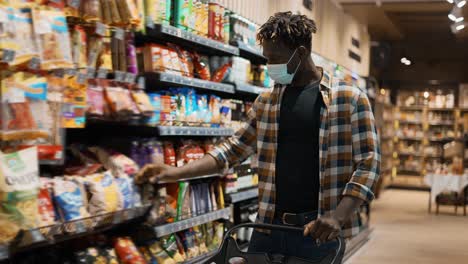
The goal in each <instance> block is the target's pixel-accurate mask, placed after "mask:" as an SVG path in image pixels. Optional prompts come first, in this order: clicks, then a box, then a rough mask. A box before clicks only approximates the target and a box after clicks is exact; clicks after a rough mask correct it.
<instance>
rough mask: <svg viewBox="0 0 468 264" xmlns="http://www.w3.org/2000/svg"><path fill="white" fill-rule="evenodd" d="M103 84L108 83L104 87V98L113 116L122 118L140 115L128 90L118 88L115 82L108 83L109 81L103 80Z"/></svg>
mask: <svg viewBox="0 0 468 264" xmlns="http://www.w3.org/2000/svg"><path fill="white" fill-rule="evenodd" d="M103 82H105V83H107V85H105V86H104V98H105V99H106V102H107V104H108V106H109V108H110V110H111V113H112V114H116V115H119V116H122V117H128V116H131V115H135V114H138V109H136V105H135V104H134V102H133V100H132V98H131V96H130V91H129V90H128V89H125V88H122V87H120V86H117V85H116V84H115V83H114V82H108V81H107V80H103Z"/></svg>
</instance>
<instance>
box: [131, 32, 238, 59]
mask: <svg viewBox="0 0 468 264" xmlns="http://www.w3.org/2000/svg"><path fill="white" fill-rule="evenodd" d="M140 42H162V43H167V42H173V43H176V44H178V45H180V46H182V47H184V48H187V49H189V50H195V51H198V52H200V53H203V54H209V55H235V56H237V55H239V49H238V48H237V47H234V46H231V45H228V44H225V43H223V42H220V41H216V40H212V39H209V38H206V37H202V36H199V35H196V34H194V33H190V32H188V31H185V30H183V29H179V28H176V27H174V26H169V25H161V24H154V27H153V28H147V29H146V35H141V34H138V35H137V43H140Z"/></svg>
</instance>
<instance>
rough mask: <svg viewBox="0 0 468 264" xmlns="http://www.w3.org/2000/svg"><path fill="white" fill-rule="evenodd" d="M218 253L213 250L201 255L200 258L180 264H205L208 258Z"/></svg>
mask: <svg viewBox="0 0 468 264" xmlns="http://www.w3.org/2000/svg"><path fill="white" fill-rule="evenodd" d="M217 252H218V251H217V250H213V251H211V252H208V253H206V254H203V255H201V256H198V257H194V258H192V259H189V260H187V261H184V262H182V264H199V263H205V261H207V260H208V259H209V258H211V257H213V256H214V255H216V253H217Z"/></svg>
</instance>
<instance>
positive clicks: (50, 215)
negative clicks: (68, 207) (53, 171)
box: [38, 178, 55, 226]
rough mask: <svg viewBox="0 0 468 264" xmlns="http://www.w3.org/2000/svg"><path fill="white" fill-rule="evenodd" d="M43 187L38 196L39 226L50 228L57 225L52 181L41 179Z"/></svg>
mask: <svg viewBox="0 0 468 264" xmlns="http://www.w3.org/2000/svg"><path fill="white" fill-rule="evenodd" d="M40 181H41V186H40V189H39V195H38V204H39V226H50V225H53V224H54V223H55V210H54V205H53V203H52V196H51V194H50V191H51V190H52V186H53V184H52V181H51V180H49V179H47V178H41V179H40Z"/></svg>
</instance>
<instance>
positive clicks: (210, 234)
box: [204, 222, 217, 251]
mask: <svg viewBox="0 0 468 264" xmlns="http://www.w3.org/2000/svg"><path fill="white" fill-rule="evenodd" d="M204 226H205V230H206V240H205V241H206V246H207V248H208V251H213V250H215V249H216V247H217V245H215V243H214V227H213V222H208V223H206V224H205V225H204Z"/></svg>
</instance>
